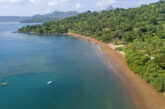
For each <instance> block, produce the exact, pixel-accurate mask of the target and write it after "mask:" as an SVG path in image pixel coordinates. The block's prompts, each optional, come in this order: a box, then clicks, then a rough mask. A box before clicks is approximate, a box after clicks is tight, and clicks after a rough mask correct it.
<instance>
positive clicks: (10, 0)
mask: <svg viewBox="0 0 165 109" xmlns="http://www.w3.org/2000/svg"><path fill="white" fill-rule="evenodd" d="M21 2H23V0H0V3H21Z"/></svg>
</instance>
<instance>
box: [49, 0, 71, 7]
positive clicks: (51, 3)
mask: <svg viewBox="0 0 165 109" xmlns="http://www.w3.org/2000/svg"><path fill="white" fill-rule="evenodd" d="M68 1H69V0H51V1H49V2H48V6H50V7H53V6H57V5H59V4H61V3H66V2H68Z"/></svg>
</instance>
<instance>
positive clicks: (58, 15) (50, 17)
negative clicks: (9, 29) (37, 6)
mask: <svg viewBox="0 0 165 109" xmlns="http://www.w3.org/2000/svg"><path fill="white" fill-rule="evenodd" d="M78 14H79V13H78V12H76V11H68V12H61V11H55V12H53V13H50V14H45V15H34V16H32V17H30V18H26V19H23V20H21V23H32V22H47V21H56V20H59V19H63V18H66V17H70V16H76V15H78Z"/></svg>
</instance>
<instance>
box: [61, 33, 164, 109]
mask: <svg viewBox="0 0 165 109" xmlns="http://www.w3.org/2000/svg"><path fill="white" fill-rule="evenodd" d="M63 35H67V36H73V37H77V38H81V39H85V40H87V41H90V42H94V43H95V44H97V45H99V46H100V48H101V52H102V53H103V54H104V59H105V61H106V63H107V65H108V66H109V67H110V68H111V69H112V70H114V72H115V74H116V75H117V76H118V77H119V79H120V80H121V81H122V83H123V84H124V87H126V89H127V90H128V93H130V96H131V98H132V100H133V103H134V105H135V108H136V109H165V98H164V97H163V94H162V93H160V92H157V91H156V90H155V89H153V88H152V87H151V86H150V85H149V84H148V83H147V82H146V81H145V80H143V79H142V78H141V77H140V76H139V75H137V74H135V73H134V72H133V71H131V70H130V69H129V68H128V65H127V64H126V59H125V58H124V56H123V55H122V54H120V53H119V52H117V51H116V50H114V49H113V48H111V47H110V46H109V45H108V44H105V43H103V42H101V41H97V40H96V39H94V38H90V37H88V36H84V35H79V34H74V33H64V34H63Z"/></svg>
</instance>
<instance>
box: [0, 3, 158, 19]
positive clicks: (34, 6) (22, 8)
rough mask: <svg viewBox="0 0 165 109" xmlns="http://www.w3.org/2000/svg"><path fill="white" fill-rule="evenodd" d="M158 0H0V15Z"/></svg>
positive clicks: (93, 7)
mask: <svg viewBox="0 0 165 109" xmlns="http://www.w3.org/2000/svg"><path fill="white" fill-rule="evenodd" d="M157 1H159V0H0V16H32V15H35V14H46V13H51V12H53V11H78V12H84V11H87V10H91V11H99V10H104V9H107V8H108V7H109V6H113V7H120V8H133V7H138V6H140V5H142V4H150V3H153V2H157Z"/></svg>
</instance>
